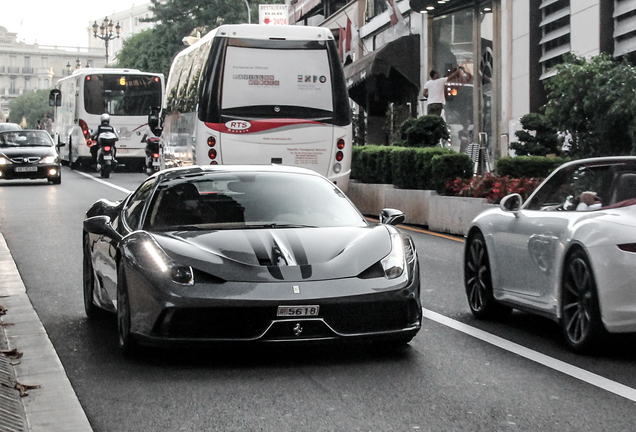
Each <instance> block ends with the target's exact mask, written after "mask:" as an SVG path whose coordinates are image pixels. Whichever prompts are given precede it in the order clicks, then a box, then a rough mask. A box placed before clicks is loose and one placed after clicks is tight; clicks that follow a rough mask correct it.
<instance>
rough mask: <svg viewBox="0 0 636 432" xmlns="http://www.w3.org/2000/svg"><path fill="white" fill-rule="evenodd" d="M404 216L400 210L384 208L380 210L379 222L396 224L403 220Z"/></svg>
mask: <svg viewBox="0 0 636 432" xmlns="http://www.w3.org/2000/svg"><path fill="white" fill-rule="evenodd" d="M405 217H406V216H404V213H402V212H401V211H400V210H397V209H391V208H385V209H383V210H382V211H381V212H380V223H383V224H387V225H397V224H401V223H402V222H404V219H405Z"/></svg>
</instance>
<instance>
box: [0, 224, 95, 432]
mask: <svg viewBox="0 0 636 432" xmlns="http://www.w3.org/2000/svg"><path fill="white" fill-rule="evenodd" d="M3 312H4V314H3ZM0 324H1V325H0V350H2V351H10V350H14V349H15V350H17V352H18V356H19V354H22V356H21V357H19V358H15V357H17V356H9V355H6V354H4V355H3V354H0V432H5V431H10V432H13V431H25V432H92V428H91V426H90V423H89V422H88V419H87V418H86V414H85V413H84V410H83V409H82V406H81V405H80V403H79V400H78V399H77V396H76V395H75V391H74V390H73V387H72V386H71V383H70V381H69V380H68V377H67V376H66V372H65V371H64V367H63V366H62V363H61V362H60V359H59V358H58V356H57V353H56V352H55V349H54V348H53V345H52V344H51V341H50V340H49V337H48V335H47V333H46V330H45V329H44V326H43V325H42V323H41V322H40V318H39V317H38V315H37V313H36V312H35V310H34V309H33V306H32V305H31V301H30V300H29V297H28V296H27V294H26V289H25V287H24V283H23V282H22V279H21V277H20V274H19V273H18V269H17V267H16V265H15V263H14V261H13V257H12V256H11V252H10V251H9V249H8V247H7V244H6V242H5V240H4V237H3V236H2V233H0ZM21 386H34V387H36V388H28V387H26V388H25V387H21ZM21 391H22V393H23V396H22V397H21V396H20V393H21ZM25 392H26V395H24V393H25Z"/></svg>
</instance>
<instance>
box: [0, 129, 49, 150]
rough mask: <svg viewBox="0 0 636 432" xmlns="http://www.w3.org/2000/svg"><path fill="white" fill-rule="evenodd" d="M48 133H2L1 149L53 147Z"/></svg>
mask: <svg viewBox="0 0 636 432" xmlns="http://www.w3.org/2000/svg"><path fill="white" fill-rule="evenodd" d="M53 144H54V143H53V140H52V139H51V136H50V135H49V134H48V132H46V131H42V130H20V131H3V132H0V147H53Z"/></svg>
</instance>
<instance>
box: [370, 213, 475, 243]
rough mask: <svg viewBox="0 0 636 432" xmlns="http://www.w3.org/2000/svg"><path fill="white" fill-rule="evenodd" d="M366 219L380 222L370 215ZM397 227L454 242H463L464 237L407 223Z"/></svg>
mask: <svg viewBox="0 0 636 432" xmlns="http://www.w3.org/2000/svg"><path fill="white" fill-rule="evenodd" d="M367 220H370V221H371V222H380V221H379V220H378V219H374V218H371V217H367ZM398 227H400V228H403V229H405V230H409V231H415V232H418V233H421V234H427V235H432V236H435V237H441V238H444V239H446V240H453V241H456V242H460V243H464V238H463V237H453V236H450V235H446V234H441V233H438V232H434V231H429V230H425V229H422V228H414V227H412V226H408V225H398Z"/></svg>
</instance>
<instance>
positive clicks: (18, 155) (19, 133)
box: [0, 130, 62, 184]
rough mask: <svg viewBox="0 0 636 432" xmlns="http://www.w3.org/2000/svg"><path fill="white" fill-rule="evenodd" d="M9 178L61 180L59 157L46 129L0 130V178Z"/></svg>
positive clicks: (58, 181)
mask: <svg viewBox="0 0 636 432" xmlns="http://www.w3.org/2000/svg"><path fill="white" fill-rule="evenodd" d="M12 179H47V180H48V181H49V182H50V183H53V184H60V183H61V182H62V173H61V168H60V157H59V155H58V154H57V150H56V148H55V143H54V142H53V140H52V139H51V136H50V135H49V134H48V132H46V131H42V130H11V131H0V180H12Z"/></svg>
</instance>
